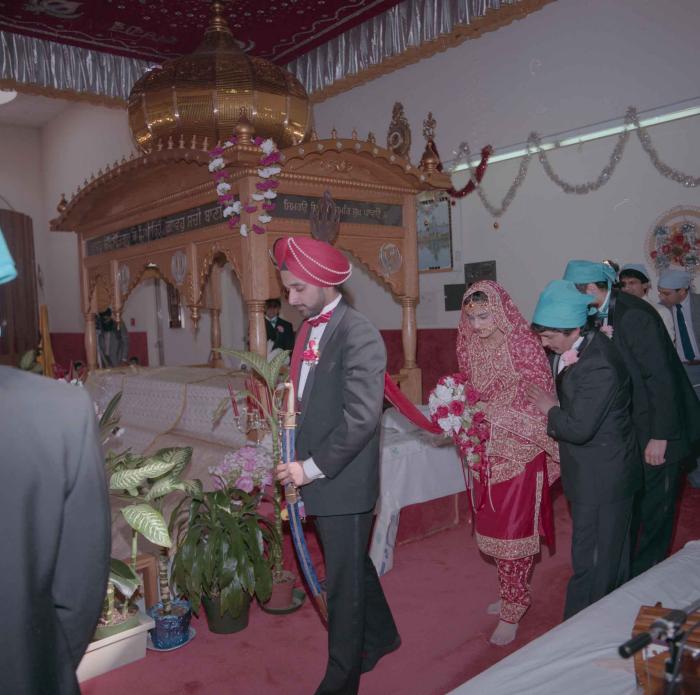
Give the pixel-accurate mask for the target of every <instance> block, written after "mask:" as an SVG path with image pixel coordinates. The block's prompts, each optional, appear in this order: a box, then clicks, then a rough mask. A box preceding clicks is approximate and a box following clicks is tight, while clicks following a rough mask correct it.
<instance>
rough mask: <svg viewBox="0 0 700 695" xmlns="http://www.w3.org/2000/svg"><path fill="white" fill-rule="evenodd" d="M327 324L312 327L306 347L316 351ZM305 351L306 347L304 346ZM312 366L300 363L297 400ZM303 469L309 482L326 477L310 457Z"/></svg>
mask: <svg viewBox="0 0 700 695" xmlns="http://www.w3.org/2000/svg"><path fill="white" fill-rule="evenodd" d="M341 299H342V296H341V295H338V296H337V297H336V298H335V299H334V300H333V301H332V302H331V303H330V304H326V306H324V307H323V309H321V311H320V312H319V314H318V315H319V316H320V315H321V314H325V313H327V312H329V311H333V309H335V308H336V307H337V306H338V304H339V303H340V300H341ZM312 318H315V317H312ZM327 325H328V323H319V325H318V326H313V327H312V328H311V330H310V331H309V336H308V340H307V345H308V344H309V342H310V341H312V340H313V341H315V346H316V349H317V350H318V346H319V344H320V343H321V338H322V337H323V332H324V331H325V330H326V326H327ZM304 348H305V349H306V346H304ZM311 367H312V365H311V364H310V363H309V362H304V361H302V363H301V369H300V370H299V388H298V389H297V393H298V395H297V398H298V399H299V400H301V397H302V394H303V393H304V387H305V386H306V380H307V379H308V377H309V372H310V371H311ZM302 466H303V468H304V475H305V476H306V477H307V478H308V479H309V480H316V479H317V478H325V477H326V476H325V475H323V472H322V471H321V469H320V468H319V467H318V466H317V465H316V464H315V463H314V460H313V458H312V457H310V458H308V459H306V461H304V463H303V464H302Z"/></svg>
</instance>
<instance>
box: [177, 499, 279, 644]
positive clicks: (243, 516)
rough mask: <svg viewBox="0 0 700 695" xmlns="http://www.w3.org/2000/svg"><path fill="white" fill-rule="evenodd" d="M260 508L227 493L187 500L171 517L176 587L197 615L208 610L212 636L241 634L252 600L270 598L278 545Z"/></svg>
mask: <svg viewBox="0 0 700 695" xmlns="http://www.w3.org/2000/svg"><path fill="white" fill-rule="evenodd" d="M183 503H184V504H183ZM257 506H258V499H257V496H255V495H251V494H249V493H247V492H245V491H243V490H240V489H238V488H226V489H222V490H214V491H211V492H202V493H200V494H198V495H195V496H193V497H192V498H188V499H187V500H183V501H182V502H181V503H180V504H179V505H178V507H177V508H176V510H175V511H174V512H173V515H172V517H171V521H170V528H171V530H172V531H173V534H174V538H175V557H174V560H173V580H174V583H175V585H176V586H177V588H178V590H179V591H180V592H182V593H183V594H184V595H186V596H187V597H188V599H189V601H190V603H191V604H192V609H193V610H194V611H195V612H198V611H199V607H200V605H201V604H202V603H203V604H204V610H205V613H206V616H207V623H208V625H209V629H210V630H211V631H212V632H218V633H224V632H226V633H228V632H237V631H238V630H242V629H243V628H245V627H246V626H247V624H248V609H249V606H250V600H251V598H252V597H253V596H256V597H257V598H258V600H260V601H262V602H264V601H266V600H267V599H268V598H269V597H270V593H271V591H272V561H271V556H270V555H271V549H272V548H275V547H277V546H278V544H279V539H278V537H277V530H276V529H275V526H274V524H273V523H272V522H271V521H270V520H269V519H267V518H266V517H264V516H263V515H261V514H259V513H258V511H257Z"/></svg>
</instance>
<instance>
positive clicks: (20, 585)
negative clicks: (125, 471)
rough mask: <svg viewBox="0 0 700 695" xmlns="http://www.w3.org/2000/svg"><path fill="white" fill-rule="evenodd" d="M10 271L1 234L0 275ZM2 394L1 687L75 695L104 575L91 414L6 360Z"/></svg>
mask: <svg viewBox="0 0 700 695" xmlns="http://www.w3.org/2000/svg"><path fill="white" fill-rule="evenodd" d="M12 268H13V266H12V263H11V260H10V259H9V254H8V253H7V248H6V247H5V245H4V240H3V238H2V233H1V232H0V282H5V281H8V280H10V279H12V278H13V277H14V276H15V273H14V272H12V270H11V269H12ZM0 319H2V317H0ZM1 324H2V322H1V321H0V325H1ZM0 394H1V395H0V442H1V445H2V455H1V456H0V462H1V466H0V469H1V470H2V474H3V480H4V483H3V485H2V486H0V526H1V527H2V532H0V557H2V561H3V566H4V568H5V569H4V571H3V572H1V573H0V596H2V598H3V623H4V630H5V633H6V635H7V638H6V639H5V640H3V645H2V648H1V649H0V684H1V685H0V690H1V691H2V692H3V693H8V694H9V693H12V695H78V693H79V692H80V691H79V688H78V682H77V680H76V676H75V669H76V668H77V667H78V664H79V663H80V660H81V658H82V656H83V654H84V652H85V649H86V648H87V646H88V643H89V641H90V639H91V637H92V635H93V633H94V630H95V625H96V623H97V619H98V617H99V615H100V610H101V608H102V602H103V600H104V597H105V591H106V587H107V575H108V573H109V550H110V512H109V502H108V498H107V485H106V483H105V477H104V460H103V458H102V454H101V452H100V446H99V440H98V436H97V420H96V418H95V411H94V409H93V405H92V402H91V401H90V399H89V397H88V396H87V393H86V392H85V391H83V389H80V388H76V387H75V386H69V385H67V384H62V383H59V382H56V381H54V380H52V379H47V378H45V377H40V376H36V375H34V374H29V373H27V372H22V371H20V370H19V369H13V368H10V367H0Z"/></svg>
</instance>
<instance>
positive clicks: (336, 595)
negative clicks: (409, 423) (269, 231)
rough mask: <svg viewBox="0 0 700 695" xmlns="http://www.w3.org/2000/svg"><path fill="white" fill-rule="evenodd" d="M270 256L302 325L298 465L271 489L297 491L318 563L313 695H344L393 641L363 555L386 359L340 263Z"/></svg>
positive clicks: (328, 249) (328, 256)
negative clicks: (323, 626) (323, 647)
mask: <svg viewBox="0 0 700 695" xmlns="http://www.w3.org/2000/svg"><path fill="white" fill-rule="evenodd" d="M274 255H275V259H276V261H277V266H278V268H279V270H280V274H281V277H282V282H283V284H284V286H285V287H286V289H287V290H288V292H289V303H290V304H291V305H292V306H294V307H296V308H297V309H298V310H299V311H300V312H301V314H302V315H303V316H304V318H305V319H306V321H305V322H304V324H302V327H301V329H300V331H299V335H298V336H297V345H296V348H295V350H294V354H293V356H292V363H291V368H290V369H291V373H292V378H293V379H294V382H295V385H296V387H297V395H298V397H299V399H300V401H301V413H300V415H299V418H298V421H297V433H296V454H297V457H298V459H299V460H298V461H295V462H293V463H291V464H283V465H280V466H279V467H278V469H277V471H278V475H277V477H278V480H280V482H282V483H283V484H287V483H290V482H293V483H294V484H295V485H296V486H298V487H301V494H302V497H303V499H304V505H305V507H306V511H307V513H309V514H311V515H314V516H315V517H316V528H317V530H318V534H319V536H320V539H321V545H322V547H323V553H324V558H325V563H326V591H327V596H328V664H327V668H326V673H325V675H324V677H323V680H322V681H321V684H320V685H319V687H318V690H317V691H316V693H317V695H322V694H323V695H330V694H331V693H337V694H340V693H342V694H344V695H345V694H348V695H350V694H352V693H356V692H357V690H358V687H359V682H360V674H361V673H364V672H366V671H369V670H371V669H372V668H374V666H375V664H376V663H377V661H378V660H379V659H380V658H381V657H382V656H384V655H385V654H388V653H389V652H391V651H394V650H395V649H397V648H398V647H399V646H400V644H401V640H400V638H399V633H398V630H397V629H396V625H395V623H394V619H393V617H392V615H391V610H390V609H389V606H388V605H387V602H386V599H385V597H384V593H383V591H382V588H381V585H380V583H379V579H378V577H377V572H376V570H375V568H374V565H373V563H372V561H371V560H370V558H369V555H368V552H367V545H368V541H369V534H370V529H371V526H372V512H373V509H374V505H375V503H376V501H377V495H378V492H379V424H380V419H381V414H382V404H383V399H384V372H385V369H386V351H385V348H384V343H383V341H382V338H381V336H380V335H379V332H378V331H377V329H376V328H375V327H374V326H373V325H372V324H371V323H370V322H369V321H368V320H367V319H366V318H365V317H364V316H362V315H361V314H359V313H358V312H357V311H355V310H354V309H353V308H352V307H350V306H349V305H348V304H347V303H346V302H345V301H344V299H343V297H342V295H341V293H340V291H339V287H338V286H339V285H341V284H342V283H343V282H345V281H346V280H347V279H348V278H349V277H350V273H351V267H350V264H349V263H348V261H347V259H346V258H345V256H344V255H343V254H342V253H341V252H340V251H338V250H337V249H335V248H334V247H332V246H330V245H329V244H327V243H325V242H321V241H316V240H313V239H308V238H301V237H296V238H294V237H288V238H283V239H280V240H279V241H278V242H276V244H275V247H274Z"/></svg>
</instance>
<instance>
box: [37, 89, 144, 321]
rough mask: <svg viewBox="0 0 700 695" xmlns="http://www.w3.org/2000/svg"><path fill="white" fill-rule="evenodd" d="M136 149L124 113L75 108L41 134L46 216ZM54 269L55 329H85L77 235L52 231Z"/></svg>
mask: <svg viewBox="0 0 700 695" xmlns="http://www.w3.org/2000/svg"><path fill="white" fill-rule="evenodd" d="M133 149H134V146H133V144H132V140H131V133H130V131H129V128H128V123H127V118H126V111H125V110H124V109H109V108H104V107H99V106H90V105H88V104H82V103H75V104H71V106H70V107H69V108H67V109H66V110H65V111H63V112H62V113H60V114H59V115H58V116H56V118H54V119H52V120H51V121H50V122H49V123H48V124H47V125H46V126H44V128H42V130H41V154H42V157H41V171H42V175H43V182H42V183H43V189H44V213H45V215H46V218H47V219H52V218H54V217H56V216H57V213H56V205H57V204H58V201H59V200H60V198H61V194H62V193H65V194H66V198H67V199H68V200H70V197H71V195H73V194H74V193H75V191H76V190H77V188H78V186H82V184H83V181H84V180H85V179H88V180H89V179H90V175H91V174H93V173H94V174H95V175H97V172H98V170H99V169H104V168H105V167H106V166H107V165H112V164H113V163H114V162H115V160H116V161H119V160H120V159H121V158H122V157H123V156H127V157H128V155H129V153H130V152H132V151H133ZM46 246H47V250H48V256H49V259H50V267H49V268H48V269H47V272H46V277H47V295H48V304H49V315H50V317H51V327H52V330H55V331H81V330H83V317H82V312H81V308H80V284H79V274H78V246H77V238H76V235H75V234H73V233H72V232H65V233H61V232H51V233H50V234H49V233H48V232H47V242H46Z"/></svg>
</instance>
